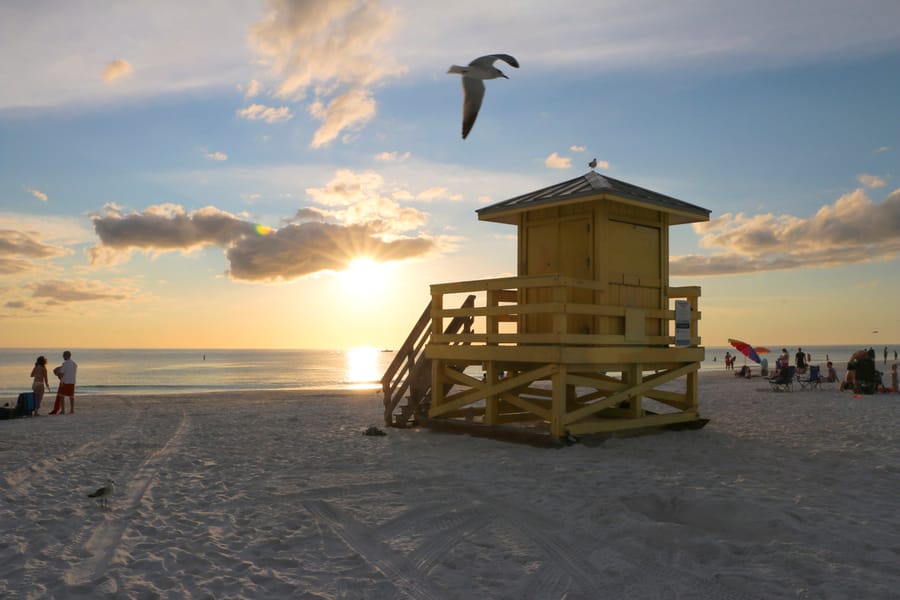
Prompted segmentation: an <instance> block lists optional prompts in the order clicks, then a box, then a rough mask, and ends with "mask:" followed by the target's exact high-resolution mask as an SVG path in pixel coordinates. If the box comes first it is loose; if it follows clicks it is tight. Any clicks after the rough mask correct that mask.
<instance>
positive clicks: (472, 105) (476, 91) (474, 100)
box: [462, 75, 484, 139]
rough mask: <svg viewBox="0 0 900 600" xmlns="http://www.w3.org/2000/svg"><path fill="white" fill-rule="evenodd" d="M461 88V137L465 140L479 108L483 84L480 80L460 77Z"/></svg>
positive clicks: (482, 95)
mask: <svg viewBox="0 0 900 600" xmlns="http://www.w3.org/2000/svg"><path fill="white" fill-rule="evenodd" d="M462 86H463V122H462V136H463V139H466V136H467V135H469V132H470V131H471V130H472V125H474V124H475V118H476V117H477V116H478V109H480V108H481V100H482V99H483V98H484V83H482V81H481V80H480V79H475V78H472V77H466V76H465V75H463V77H462Z"/></svg>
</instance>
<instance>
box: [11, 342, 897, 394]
mask: <svg viewBox="0 0 900 600" xmlns="http://www.w3.org/2000/svg"><path fill="white" fill-rule="evenodd" d="M768 347H769V348H770V349H771V350H772V354H769V355H767V357H768V359H769V364H770V365H774V363H775V357H776V356H777V355H778V352H779V351H780V350H781V348H782V347H786V348H787V349H788V352H789V353H790V355H791V360H793V356H794V352H796V351H797V348H796V346H786V345H769V346H768ZM860 347H861V346H808V347H804V351H805V352H809V353H810V354H811V355H812V362H813V364H816V363H822V364H824V362H825V358H826V356H828V357H830V358H831V360H833V361H834V363H835V366H836V367H837V368H838V371H839V372H842V369H843V368H844V366H845V365H846V363H847V360H848V359H849V357H850V355H851V354H852V353H853V352H855V351H856V350H859V349H860ZM883 349H884V346H883V345H882V346H878V347H877V348H875V350H876V356H877V359H878V360H877V362H878V364H879V365H881V364H882V360H883V355H882V352H883ZM888 349H889V356H888V365H890V364H891V363H893V362H894V354H893V352H894V350H898V351H900V344H890V345H888ZM726 351H728V352H731V353H732V354H734V353H735V350H734V348H732V347H731V346H722V347H707V348H706V360H705V361H704V362H703V363H702V364H701V369H703V370H715V369H724V368H725V361H724V357H725V352H726ZM38 354H43V355H44V356H46V357H47V360H48V367H49V368H51V369H52V368H53V367H55V366H56V365H58V364H59V363H60V362H62V350H61V349H53V350H34V349H0V399H5V398H12V399H15V397H16V395H17V394H18V393H19V392H23V391H27V390H29V389H30V387H31V378H30V377H29V373H30V372H31V368H32V366H33V365H34V361H35V358H37V356H38ZM72 358H73V359H74V360H75V362H76V363H78V393H79V394H84V395H97V394H101V395H102V394H119V395H120V394H182V393H190V392H212V391H222V390H290V389H373V390H375V389H378V388H379V387H380V386H379V383H378V382H379V380H380V379H381V376H382V375H383V374H384V371H385V370H386V369H387V367H388V365H389V364H390V362H391V361H392V360H393V359H394V353H393V352H386V351H381V350H378V349H375V348H355V349H351V350H209V351H203V350H114V349H102V350H98V349H77V348H73V349H72ZM742 364H744V357H743V356H741V355H738V360H737V361H736V365H737V366H738V367H739V366H740V365H742ZM747 364H751V365H752V364H753V363H752V362H751V361H749V360H748V361H747ZM50 379H51V381H50V383H51V387H53V389H55V385H56V382H55V381H54V378H53V376H52V375H51V378H50Z"/></svg>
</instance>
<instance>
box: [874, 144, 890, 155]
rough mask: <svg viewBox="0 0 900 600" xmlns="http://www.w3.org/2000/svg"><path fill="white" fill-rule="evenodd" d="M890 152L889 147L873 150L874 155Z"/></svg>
mask: <svg viewBox="0 0 900 600" xmlns="http://www.w3.org/2000/svg"><path fill="white" fill-rule="evenodd" d="M890 151H891V147H890V146H881V147H880V148H876V149H875V154H881V153H882V152H890Z"/></svg>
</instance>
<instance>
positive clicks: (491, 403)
mask: <svg viewBox="0 0 900 600" xmlns="http://www.w3.org/2000/svg"><path fill="white" fill-rule="evenodd" d="M484 380H485V383H486V384H487V386H488V389H489V390H490V389H492V388H493V387H494V386H496V385H497V382H499V381H500V370H499V369H498V368H497V363H496V362H494V361H492V360H489V361H487V362H486V363H484ZM499 421H500V397H499V396H497V395H494V394H492V395H489V396H487V397H486V398H485V405H484V424H485V425H496V424H497V423H499Z"/></svg>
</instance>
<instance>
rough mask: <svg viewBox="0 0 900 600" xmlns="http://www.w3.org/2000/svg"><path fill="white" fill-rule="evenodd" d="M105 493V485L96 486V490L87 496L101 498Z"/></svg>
mask: <svg viewBox="0 0 900 600" xmlns="http://www.w3.org/2000/svg"><path fill="white" fill-rule="evenodd" d="M105 495H106V486H103V487H102V488H97V491H96V492H94V493H92V494H88V498H102V497H103V496H105Z"/></svg>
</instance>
